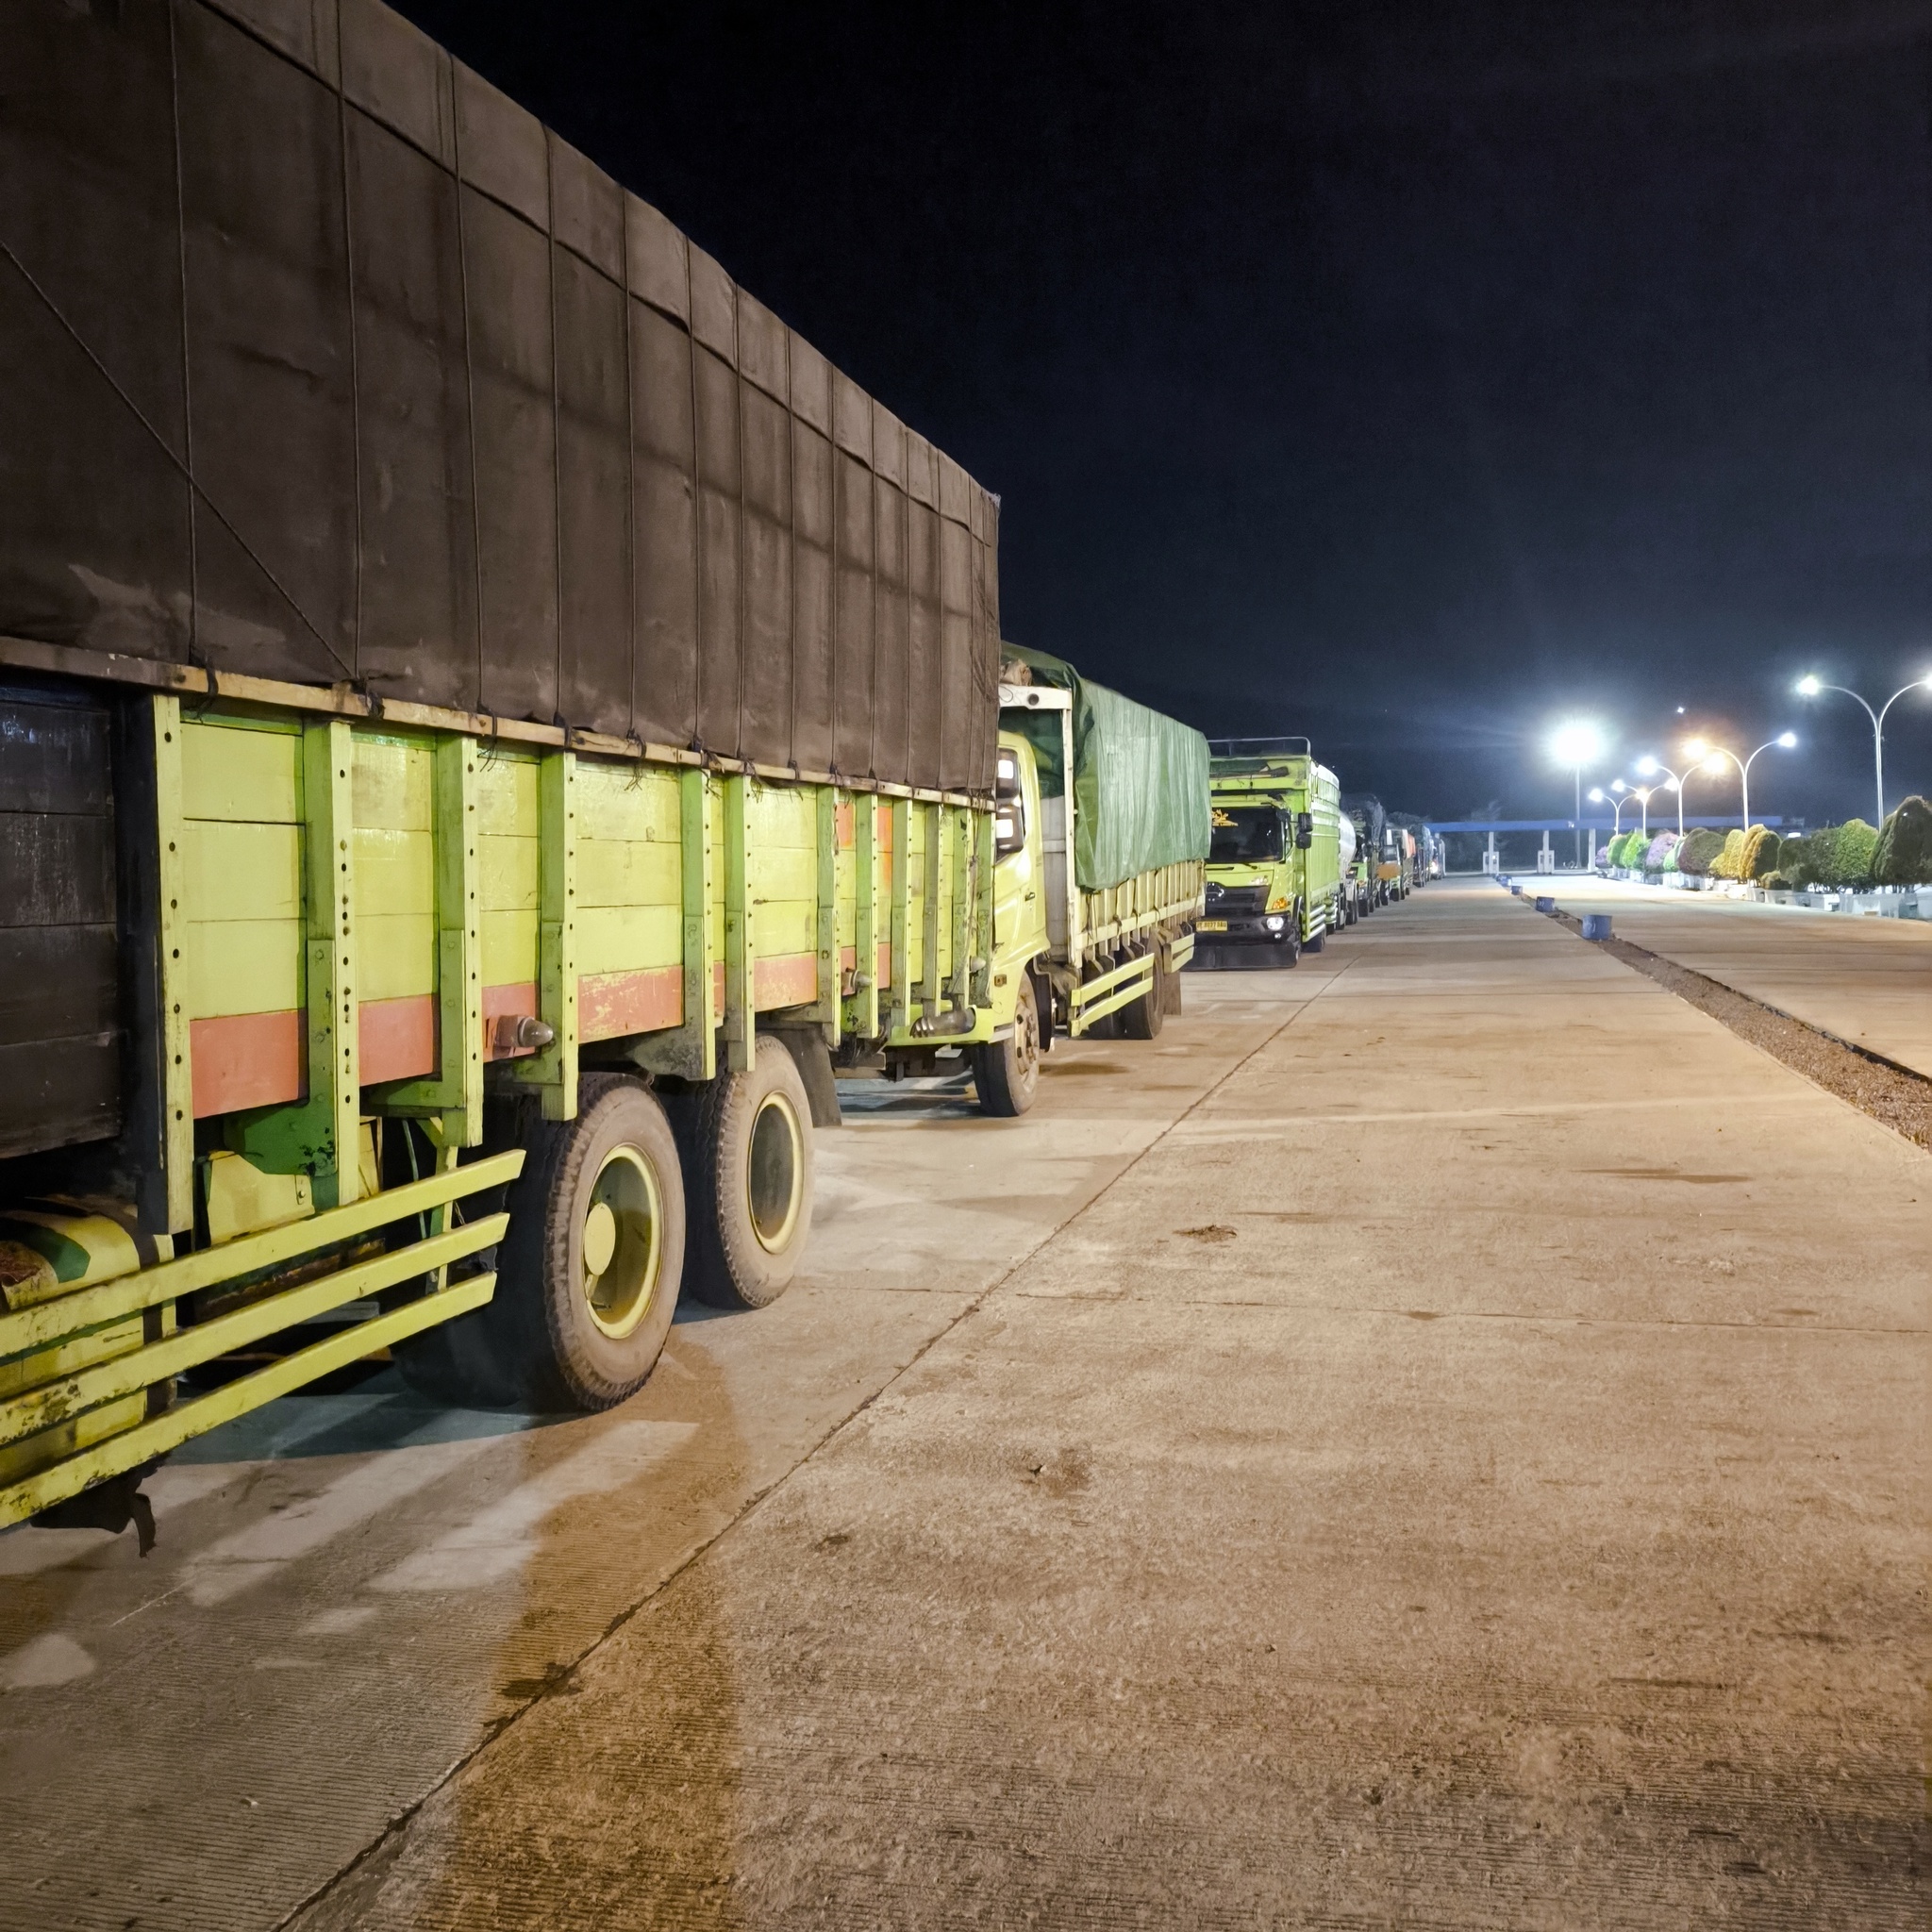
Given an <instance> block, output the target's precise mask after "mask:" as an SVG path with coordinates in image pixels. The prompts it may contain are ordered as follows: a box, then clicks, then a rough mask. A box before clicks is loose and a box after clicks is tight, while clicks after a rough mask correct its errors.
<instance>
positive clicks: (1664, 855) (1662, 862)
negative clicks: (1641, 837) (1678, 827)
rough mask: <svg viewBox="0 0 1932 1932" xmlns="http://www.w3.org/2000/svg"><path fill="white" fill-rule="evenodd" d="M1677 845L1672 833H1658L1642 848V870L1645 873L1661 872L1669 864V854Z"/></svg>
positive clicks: (1675, 837) (1674, 835)
mask: <svg viewBox="0 0 1932 1932" xmlns="http://www.w3.org/2000/svg"><path fill="white" fill-rule="evenodd" d="M1676 843H1677V835H1676V833H1674V832H1659V833H1658V834H1657V837H1656V838H1655V839H1653V840H1652V841H1650V843H1649V844H1648V845H1647V846H1646V847H1645V848H1644V853H1643V869H1644V871H1645V872H1662V871H1663V870H1664V869H1665V867H1666V866H1667V865H1668V864H1669V862H1670V857H1671V853H1672V851H1673V850H1674V847H1675V845H1676Z"/></svg>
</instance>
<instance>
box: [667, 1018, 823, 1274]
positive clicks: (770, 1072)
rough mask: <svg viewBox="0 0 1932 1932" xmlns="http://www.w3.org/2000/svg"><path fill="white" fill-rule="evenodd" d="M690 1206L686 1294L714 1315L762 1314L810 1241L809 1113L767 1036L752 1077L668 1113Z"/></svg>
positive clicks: (801, 1087) (709, 1088)
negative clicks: (719, 1311)
mask: <svg viewBox="0 0 1932 1932" xmlns="http://www.w3.org/2000/svg"><path fill="white" fill-rule="evenodd" d="M672 1120H673V1124H674V1125H675V1129H676V1133H677V1141H678V1146H679V1151H680V1152H681V1153H682V1154H683V1156H684V1174H685V1193H686V1197H687V1199H688V1200H689V1202H690V1204H691V1292H692V1293H693V1294H695V1295H696V1296H697V1297H698V1299H699V1300H700V1301H703V1302H708V1303H709V1304H710V1305H711V1306H712V1307H717V1308H764V1307H770V1306H771V1305H772V1303H774V1301H776V1300H777V1299H778V1297H779V1296H780V1295H781V1294H783V1293H784V1292H785V1291H786V1290H787V1289H788V1288H790V1287H791V1277H792V1276H793V1275H794V1274H797V1272H798V1260H799V1257H800V1256H801V1255H802V1254H803V1253H804V1252H805V1243H806V1238H807V1237H808V1235H809V1234H810V1232H811V1199H812V1144H811V1103H810V1101H809V1100H808V1098H807V1095H806V1091H805V1082H804V1081H803V1080H802V1079H801V1078H800V1077H799V1074H798V1067H797V1065H796V1063H795V1062H794V1061H793V1059H792V1058H791V1055H790V1054H789V1053H788V1052H786V1050H785V1048H784V1046H783V1044H782V1043H781V1042H780V1041H776V1040H774V1039H773V1038H772V1036H771V1035H770V1034H765V1035H762V1036H761V1037H760V1038H759V1040H758V1052H757V1054H756V1055H755V1056H754V1058H753V1061H752V1066H751V1070H750V1071H749V1072H748V1073H743V1074H719V1075H718V1077H717V1078H716V1079H715V1080H712V1081H710V1082H709V1083H708V1085H706V1086H704V1087H701V1088H699V1089H697V1090H695V1091H692V1092H690V1093H687V1094H684V1095H682V1096H681V1097H680V1099H679V1100H678V1102H677V1104H676V1106H675V1108H673V1112H672Z"/></svg>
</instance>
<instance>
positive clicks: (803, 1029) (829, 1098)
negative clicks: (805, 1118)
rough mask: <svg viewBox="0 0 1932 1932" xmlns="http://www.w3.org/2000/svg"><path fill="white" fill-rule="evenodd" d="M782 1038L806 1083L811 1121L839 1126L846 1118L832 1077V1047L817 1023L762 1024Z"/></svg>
mask: <svg viewBox="0 0 1932 1932" xmlns="http://www.w3.org/2000/svg"><path fill="white" fill-rule="evenodd" d="M758 1031H759V1032H760V1033H769V1034H771V1035H772V1036H773V1038H774V1039H775V1040H777V1041H781V1042H782V1043H783V1045H784V1048H785V1051H786V1052H787V1053H789V1054H790V1055H791V1058H792V1063H793V1064H794V1065H795V1066H796V1067H797V1069H798V1077H799V1078H800V1079H801V1080H803V1081H804V1082H805V1097H806V1099H807V1100H808V1101H809V1102H810V1103H811V1124H812V1125H813V1126H815V1127H839V1126H843V1125H844V1124H845V1117H844V1115H843V1114H841V1112H840V1111H839V1083H838V1081H837V1080H835V1079H834V1078H833V1077H832V1054H831V1049H830V1048H829V1047H827V1046H826V1044H825V1036H824V1034H823V1033H821V1032H820V1031H819V1029H818V1028H817V1027H816V1026H761V1027H759V1028H758Z"/></svg>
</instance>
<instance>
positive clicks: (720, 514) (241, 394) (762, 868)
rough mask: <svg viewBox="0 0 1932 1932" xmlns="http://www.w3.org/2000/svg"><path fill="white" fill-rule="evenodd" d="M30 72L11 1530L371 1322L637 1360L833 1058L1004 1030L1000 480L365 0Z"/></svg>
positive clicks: (720, 1254) (743, 1233) (6, 444)
mask: <svg viewBox="0 0 1932 1932" xmlns="http://www.w3.org/2000/svg"><path fill="white" fill-rule="evenodd" d="M0 72H4V73H5V74H6V75H7V93H8V101H7V112H6V114H5V116H4V117H0V170H4V174H0V183H4V186H0V343H4V344H5V359H6V366H7V368H8V380H7V382H6V383H5V384H4V385H0V685H4V691H0V1525H4V1524H8V1523H13V1522H18V1521H21V1520H23V1519H25V1518H28V1517H35V1516H38V1517H40V1518H41V1519H42V1520H43V1521H45V1520H52V1521H61V1520H66V1521H85V1522H91V1523H98V1524H105V1525H106V1526H109V1527H114V1528H119V1527H123V1526H125V1524H126V1522H127V1521H129V1520H130V1519H132V1520H134V1521H136V1522H137V1523H139V1522H140V1521H141V1515H142V1507H143V1506H142V1503H141V1500H140V1497H139V1492H138V1483H139V1480H140V1477H141V1475H142V1472H143V1471H144V1470H146V1469H147V1468H149V1467H151V1466H152V1465H153V1463H154V1462H155V1461H156V1460H157V1459H158V1457H161V1456H163V1455H165V1454H167V1453H168V1452H169V1451H170V1450H171V1449H172V1448H174V1447H175V1446H176V1445H177V1444H179V1443H180V1442H182V1441H185V1440H187V1439H188V1438H189V1437H191V1436H192V1435H194V1434H196V1433H198V1432H200V1431H202V1430H204V1429H207V1428H209V1427H212V1426H214V1425H215V1424H218V1423H220V1422H223V1421H225V1420H227V1419H228V1418H230V1417H232V1416H234V1415H237V1414H240V1413H242V1412H243V1411H244V1410H246V1409H248V1408H250V1407H255V1406H256V1405H258V1404H259V1403H262V1402H265V1401H268V1400H270V1399H272V1398H274V1397H275V1396H276V1395H279V1394H281V1393H284V1392H286V1391H290V1390H292V1389H296V1388H300V1387H303V1386H305V1385H307V1384H309V1383H311V1382H313V1381H314V1380H315V1379H316V1378H318V1377H319V1376H322V1375H324V1374H329V1373H331V1372H333V1371H334V1370H336V1369H339V1368H341V1367H343V1366H344V1365H346V1364H348V1363H350V1362H353V1361H358V1360H360V1359H363V1358H365V1357H369V1356H370V1355H371V1354H372V1353H373V1352H376V1351H382V1350H388V1351H391V1353H392V1354H393V1356H394V1357H395V1359H396V1360H397V1361H398V1362H399V1364H400V1365H401V1367H402V1369H403V1371H404V1373H405V1374H408V1375H409V1376H410V1377H411V1378H412V1379H413V1380H414V1381H416V1382H417V1383H418V1384H419V1385H420V1386H422V1387H425V1388H427V1389H430V1390H433V1391H446V1392H448V1393H451V1394H454V1395H458V1396H461V1397H462V1398H464V1399H467V1400H483V1401H520V1402H527V1403H534V1404H539V1405H542V1406H575V1407H585V1406H589V1407H596V1406H603V1405H607V1404H609V1403H612V1402H615V1401H618V1400H621V1399H622V1398H623V1397H624V1396H625V1395H626V1394H628V1393H629V1392H630V1391H633V1390H635V1389H636V1388H637V1387H638V1386H639V1385H640V1384H641V1381H642V1380H643V1379H644V1377H645V1376H646V1375H647V1374H649V1372H650V1369H651V1366H652V1364H653V1363H654V1361H655V1360H656V1357H657V1354H658V1349H659V1348H660V1347H661V1345H662V1341H663V1339H664V1335H665V1332H666V1329H667V1327H668V1324H669V1323H670V1320H671V1316H672V1312H673V1309H674V1308H675V1304H676V1301H677V1298H678V1295H679V1292H680V1290H681V1289H682V1288H686V1287H688V1288H690V1289H691V1290H692V1291H695V1292H697V1293H699V1294H701V1295H704V1296H707V1297H708V1298H711V1299H714V1300H717V1301H719V1302H722V1303H724V1304H726V1305H735V1306H740V1307H757V1306H761V1305H762V1304H764V1303H766V1302H769V1301H770V1300H771V1299H772V1298H773V1297H774V1296H775V1295H776V1294H778V1293H780V1292H781V1291H783V1289H784V1287H785V1286H786V1284H787V1282H788V1281H789V1280H790V1279H791V1274H792V1272H793V1270H794V1269H795V1267H796V1265H797V1262H798V1257H799V1254H800V1252H801V1250H802V1248H803V1246H804V1243H805V1240H806V1237H807V1233H808V1228H809V1225H810V1219H811V1192H812V1189H811V1182H812V1172H811V1170H812V1151H811V1135H810V1132H809V1125H810V1123H811V1122H812V1121H814V1120H826V1119H829V1118H833V1117H835V1110H836V1105H837V1101H836V1089H835V1087H834V1086H833V1083H832V1078H831V1063H832V1060H833V1058H834V1057H835V1056H840V1055H845V1054H848V1053H850V1052H851V1051H853V1050H854V1048H855V1045H856V1047H857V1048H858V1050H861V1051H865V1052H868V1053H877V1052H886V1051H890V1050H891V1049H893V1048H894V1047H895V1046H896V1047H899V1048H901V1049H904V1050H912V1049H914V1048H916V1047H917V1046H918V1044H919V1043H920V1042H921V1041H925V1040H930V1039H933V1038H935V1037H941V1036H948V1035H949V1036H951V1037H954V1038H957V1039H959V1040H962V1041H976V1040H980V1039H982V1038H983V1039H984V1041H985V1042H986V1044H988V1045H989V1046H991V1045H994V1044H998V1043H1002V1042H998V1041H996V1040H995V1038H994V1036H995V1035H996V1033H997V1027H996V1025H994V1024H992V1023H991V1019H989V1018H988V1016H989V1015H996V1014H997V1013H998V1012H999V1010H1000V1008H999V1005H998V1003H997V1002H996V1001H995V999H994V993H995V991H1006V989H1004V988H1002V989H995V988H994V987H993V986H992V984H991V980H992V978H993V976H994V965H993V961H994V957H995V944H994V927H995V922H996V918H997V910H996V905H995V893H994V877H995V852H994V843H995V837H996V832H995V810H994V807H995V792H996V789H998V788H997V784H996V774H997V771H998V769H999V764H1000V753H999V747H1000V743H1001V739H1000V729H999V725H1000V713H999V695H1000V694H999V683H998V667H999V618H998V590H997V563H996V558H997V519H998V512H997V504H996V502H995V500H994V499H993V498H991V496H990V495H989V494H988V493H987V492H986V491H984V490H982V489H981V488H980V487H979V486H978V485H977V484H976V483H974V481H973V480H972V479H971V478H970V477H969V476H967V475H966V474H965V473H964V472H963V471H962V470H961V469H959V467H958V465H957V464H955V463H953V462H952V461H951V460H950V459H949V458H945V457H944V456H942V455H941V453H940V452H938V451H937V450H935V449H934V448H933V447H932V446H931V445H930V444H929V443H927V442H926V441H924V439H923V438H921V437H920V436H918V435H917V434H916V433H914V432H912V431H910V430H908V428H906V427H905V425H902V424H901V423H899V422H898V421H897V420H896V419H895V418H893V417H892V416H891V414H890V413H889V412H887V411H886V410H885V409H883V408H881V407H879V406H878V405H877V404H875V403H874V402H873V401H872V400H871V399H870V398H869V397H867V396H866V395H865V394H864V393H863V392H862V391H859V390H858V388H857V387H856V385H854V384H852V383H850V382H849V381H847V380H846V379H845V378H844V377H843V376H842V375H839V374H838V373H837V372H836V371H834V370H833V369H832V368H831V367H830V366H829V365H828V364H827V363H826V362H825V360H824V358H823V357H821V356H819V355H818V354H817V353H816V352H815V351H813V350H812V349H811V348H810V346H809V344H808V343H807V342H805V341H803V340H802V339H801V338H799V337H798V336H797V335H796V334H795V333H794V332H792V331H791V330H790V329H788V328H787V327H786V326H785V325H783V324H782V323H781V322H779V321H778V320H777V319H776V318H775V317H774V315H772V313H771V312H770V311H769V310H767V309H765V308H762V307H761V306H760V305H758V303H756V302H755V301H754V300H753V299H752V298H751V297H750V296H749V295H747V294H746V293H744V291H741V290H740V289H738V288H737V287H736V286H735V285H734V284H733V283H732V282H731V280H730V278H729V277H728V276H727V275H724V271H723V270H722V269H720V268H719V267H718V265H717V264H716V263H715V262H713V261H711V260H710V259H709V258H708V257H707V256H705V255H704V253H703V252H702V251H701V250H699V249H697V248H696V247H694V246H692V245H691V244H690V243H689V242H687V240H686V239H685V237H684V236H683V235H681V234H680V233H679V232H678V231H677V230H676V229H675V227H673V226H672V225H671V224H670V223H668V222H667V221H665V220H664V219H663V217H662V216H660V215H658V213H657V212H656V211H655V210H653V209H651V208H648V207H647V206H645V205H644V204H643V203H641V202H640V201H638V200H637V199H636V198H635V197H634V196H630V195H628V194H626V193H625V192H624V191H623V190H621V189H620V188H619V187H618V186H617V185H616V184H615V183H613V182H611V181H610V180H609V179H608V177H606V176H604V175H602V174H600V173H599V172H598V171H597V170H596V169H595V168H594V167H592V166H591V164H590V163H589V162H588V161H587V160H585V159H584V158H583V157H582V156H580V155H577V154H575V152H574V151H573V150H571V149H570V148H569V147H568V146H567V145H566V144H565V143H563V142H560V141H558V139H557V137H556V136H555V135H554V134H551V133H550V132H549V131H548V130H546V129H544V128H543V127H542V126H541V125H539V124H538V123H537V122H535V121H534V120H532V119H531V118H530V117H529V116H528V115H526V114H525V113H524V112H523V111H522V110H521V109H520V108H516V107H515V106H514V104H512V103H510V102H509V101H508V100H507V99H505V98H504V97H503V96H502V95H500V94H498V93H496V92H494V91H493V90H491V88H489V87H488V86H487V84H485V83H484V82H482V81H481V80H480V79H479V78H478V77H477V76H475V75H473V74H471V73H469V72H468V71H467V70H465V69H463V68H462V67H461V66H460V65H459V64H458V63H456V62H454V61H453V60H451V59H450V58H449V57H448V56H447V55H446V54H444V53H443V52H442V50H441V49H440V48H438V47H436V46H435V45H434V43H432V42H429V41H427V40H426V39H425V37H423V36H422V35H421V34H419V33H417V32H416V31H415V30H414V29H413V28H411V27H409V26H408V25H406V24H405V23H403V22H402V21H401V20H400V19H399V18H397V17H396V16H395V15H393V14H391V13H389V12H388V11H387V10H386V9H384V8H381V7H380V6H378V5H375V0H357V4H355V5H353V6H351V5H349V4H346V0H345V4H343V5H341V7H340V8H334V7H331V8H314V7H311V6H309V5H308V0H222V4H211V0H122V4H120V5H117V6H116V7H113V8H73V7H69V6H66V5H63V4H60V0H15V4H12V5H9V6H8V8H4V9H0ZM1038 862H1039V866H1040V870H1041V873H1042V874H1044V873H1045V872H1046V870H1047V855H1046V852H1045V849H1044V844H1043V843H1042V844H1041V850H1040V857H1039V861H1038ZM1182 883H1183V884H1184V882H1182ZM1157 896H1158V894H1157ZM1184 897H1185V893H1184V891H1182V890H1181V887H1180V886H1175V887H1174V891H1172V892H1170V893H1169V895H1168V903H1171V904H1173V905H1174V906H1178V905H1179V904H1180V902H1181V900H1182V899H1183V898H1184ZM1078 916H1079V918H1080V919H1081V920H1082V922H1083V924H1082V925H1081V926H1080V927H1079V929H1078V939H1079V943H1076V944H1074V946H1073V947H1072V949H1071V950H1070V952H1069V953H1068V956H1067V958H1068V964H1067V968H1066V970H1067V971H1068V972H1073V973H1077V972H1078V971H1079V970H1080V969H1081V967H1082V966H1083V965H1086V964H1090V963H1091V960H1092V958H1093V957H1094V954H1095V951H1096V949H1099V950H1103V951H1107V950H1110V951H1112V952H1115V953H1118V952H1119V951H1121V950H1122V949H1123V948H1124V946H1125V945H1127V944H1129V943H1134V944H1146V943H1149V942H1150V941H1148V940H1147V939H1146V938H1145V935H1146V934H1148V933H1149V932H1150V931H1151V930H1153V929H1152V928H1149V927H1147V926H1145V925H1138V924H1133V923H1132V922H1133V920H1135V919H1138V918H1140V916H1141V908H1139V904H1138V901H1137V902H1136V908H1135V909H1134V911H1133V912H1132V913H1131V914H1130V916H1129V918H1128V920H1127V922H1126V923H1123V922H1122V921H1121V920H1119V919H1116V920H1115V921H1114V922H1113V924H1112V925H1111V926H1109V925H1108V923H1107V922H1106V921H1104V920H1097V919H1095V918H1093V917H1091V916H1090V914H1089V912H1088V909H1087V908H1086V906H1085V903H1084V902H1083V904H1082V908H1081V910H1080V913H1079V915H1078ZM1029 957H1030V956H1029ZM1060 967H1061V962H1059V961H1058V960H1057V961H1055V962H1053V966H1052V970H1051V971H1049V972H1048V974H1047V977H1048V979H1049V981H1050V982H1051V983H1052V984H1053V985H1054V986H1055V987H1056V989H1057V990H1058V987H1059V984H1060V978H1063V977H1064V976H1065V974H1063V973H1061V971H1060ZM1056 974H1058V975H1059V976H1058V977H1057V976H1056ZM1009 983H1010V982H1009ZM1125 984H1126V980H1125V978H1122V979H1121V980H1118V981H1116V982H1115V986H1116V987H1117V988H1118V987H1124V985H1125ZM1093 1004H1094V1005H1097V1004H1099V1003H1098V1002H1095V1003H1093ZM1082 1011H1083V1012H1085V1013H1086V1014H1087V1016H1088V1017H1090V1018H1091V1011H1092V1007H1091V1006H1088V1007H1084V1008H1082Z"/></svg>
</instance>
